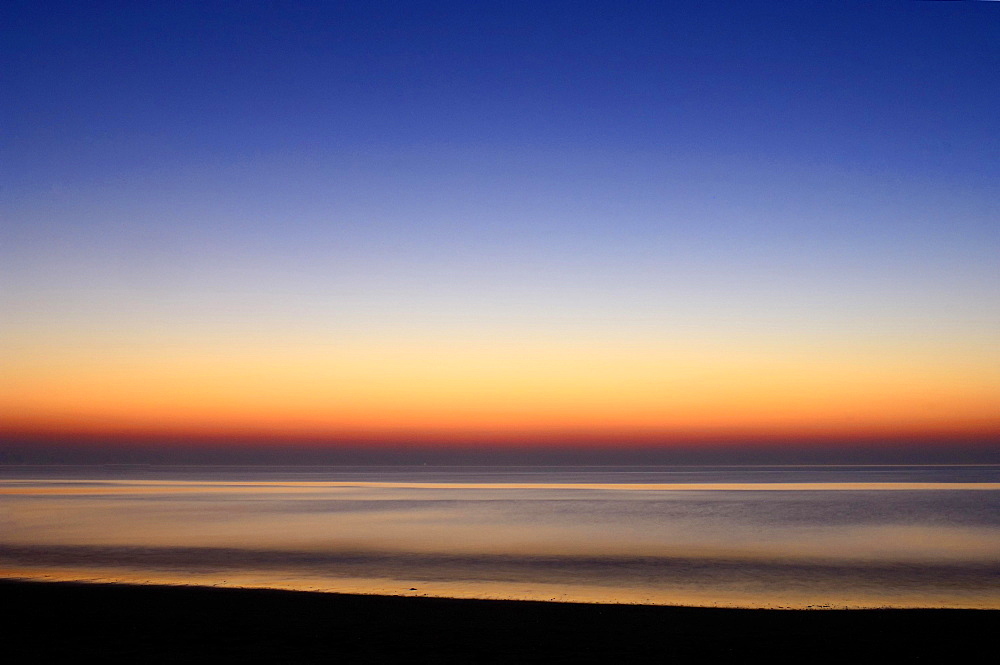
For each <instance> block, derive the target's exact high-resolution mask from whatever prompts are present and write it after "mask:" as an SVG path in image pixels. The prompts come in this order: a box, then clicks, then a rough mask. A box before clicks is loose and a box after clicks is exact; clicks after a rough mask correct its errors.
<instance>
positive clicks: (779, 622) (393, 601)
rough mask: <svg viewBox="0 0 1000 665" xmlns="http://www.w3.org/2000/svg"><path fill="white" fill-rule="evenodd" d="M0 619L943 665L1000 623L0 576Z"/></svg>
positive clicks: (563, 657)
mask: <svg viewBox="0 0 1000 665" xmlns="http://www.w3.org/2000/svg"><path fill="white" fill-rule="evenodd" d="M0 619H2V631H3V632H2V635H3V647H2V651H0V655H2V657H3V659H4V661H5V662H8V663H29V662H45V661H54V662H83V661H84V660H85V659H86V660H90V659H97V660H99V661H102V662H121V663H164V662H175V663H188V662H211V663H220V662H221V663H236V662H239V663H244V662H259V663H381V662H390V663H391V662H401V663H406V662H435V663H523V662H545V663H553V662H566V663H589V662H602V663H618V662H625V663H631V662H651V663H677V662H680V663H703V662H704V663H712V662H725V663H729V662H756V661H757V660H758V659H761V660H764V661H770V662H809V663H817V662H819V663H852V662H859V661H868V660H875V661H876V662H877V661H881V662H890V663H899V662H914V663H943V662H967V661H971V660H973V656H974V655H976V654H977V652H979V651H981V650H983V649H985V650H986V653H987V654H989V653H991V651H992V647H991V645H993V644H995V639H996V632H995V631H996V630H997V629H998V628H1000V611H985V610H799V611H791V610H734V609H701V608H685V607H657V606H638V605H586V604H573V603H539V602H524V601H483V600H452V599H442V598H397V597H384V596H354V595H341V594H325V593H311V592H294V591H270V590H252V589H213V588H199V587H165V586H127V585H96V584H95V585H89V584H73V583H54V582H14V581H3V580H0ZM990 657H992V656H990ZM981 658H982V656H980V658H976V659H975V660H979V659H981Z"/></svg>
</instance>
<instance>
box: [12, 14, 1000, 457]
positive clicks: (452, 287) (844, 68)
mask: <svg viewBox="0 0 1000 665" xmlns="http://www.w3.org/2000/svg"><path fill="white" fill-rule="evenodd" d="M998 12H1000V5H997V4H994V3H988V2H879V3H871V2H851V1H845V2H836V3H831V2H818V1H812V0H803V1H800V2H794V3H777V2H756V1H750V0H740V1H738V2H698V3H693V2H689V3H659V2H632V3H614V2H581V1H577V2H541V3H540V2H476V3H469V2H430V1H428V2H398V1H397V2H391V3H390V2H354V3H325V2H305V1H302V2H231V3H230V2H179V1H174V2H165V3H158V2H146V3H127V2H89V3H78V2H66V3H62V2H44V1H43V2H20V1H17V0H14V1H11V2H5V3H4V4H3V7H2V8H0V31H2V35H0V62H2V67H0V90H2V92H0V312H2V316H0V377H2V378H0V440H2V444H0V457H2V452H3V450H4V449H6V450H7V451H8V453H9V451H11V450H17V451H19V452H18V453H17V455H20V456H21V457H18V456H17V455H15V457H14V459H22V458H24V459H27V458H30V457H31V451H36V452H37V451H41V450H43V449H44V450H48V451H49V453H47V455H48V456H47V457H45V459H47V460H49V461H52V460H55V461H58V460H59V459H61V458H60V455H61V454H63V453H67V452H68V451H72V450H73V449H74V448H75V447H80V446H84V445H88V446H97V447H101V446H104V447H105V448H107V447H109V446H110V447H111V448H113V449H114V450H117V451H125V452H122V454H123V455H125V454H126V452H127V451H128V450H130V449H132V448H136V447H138V446H145V447H146V448H147V449H148V448H150V447H151V448H152V449H161V450H162V449H167V448H170V447H187V448H190V449H198V448H199V447H200V446H205V447H207V446H210V445H213V446H219V445H222V446H223V447H230V448H232V449H247V448H252V447H261V446H264V447H267V446H278V447H280V446H289V445H300V446H306V447H309V448H314V449H316V448H319V449H323V450H331V451H335V450H340V449H345V450H346V449H348V448H350V449H353V450H365V449H373V450H374V449H385V450H404V449H405V450H409V449H412V448H419V449H442V448H443V449H448V450H456V451H482V450H487V449H489V450H515V449H516V450H528V451H530V450H542V449H545V450H551V449H574V450H576V449H579V450H583V449H586V450H591V451H593V450H598V451H608V452H609V453H614V451H622V450H626V449H628V450H634V449H643V450H659V451H670V450H673V449H680V448H685V449H688V450H692V449H694V450H697V449H701V450H704V451H707V452H712V451H715V453H713V454H716V459H721V460H723V461H725V460H726V459H730V458H727V457H726V455H725V454H721V453H719V451H729V452H733V451H738V450H740V449H741V447H743V448H746V447H754V446H756V447H760V446H764V447H771V448H779V449H780V448H782V447H784V448H786V449H788V450H802V449H804V448H808V447H809V446H811V445H823V446H829V445H838V446H844V447H845V449H850V450H854V451H858V450H865V449H870V448H871V447H876V448H878V447H883V448H891V449H893V450H897V451H899V450H903V451H906V450H914V451H916V450H927V449H929V448H933V449H936V450H937V451H938V453H939V454H938V457H937V458H936V459H944V460H948V459H950V458H949V457H948V455H949V451H952V450H954V451H958V450H959V449H960V448H961V449H962V450H969V449H974V450H975V451H977V452H976V453H975V454H974V455H973V458H975V459H990V460H996V459H1000V345H998V343H997V342H998V340H1000V261H998V258H997V257H998V256H1000V253H998V250H1000V114H998V113H997V109H998V108H1000V13H998ZM928 447H929V448H928ZM52 451H55V452H52ZM60 451H62V452H60ZM955 454H956V455H958V453H957V452H956V453H955ZM24 455H27V457H24ZM720 455H721V456H720ZM963 455H965V453H963ZM977 455H978V457H976V456H977ZM8 457H9V455H8ZM732 459H735V457H734V458H732ZM954 459H956V460H958V459H971V458H969V457H968V455H965V456H964V457H963V456H961V455H958V456H956V457H955V458H954Z"/></svg>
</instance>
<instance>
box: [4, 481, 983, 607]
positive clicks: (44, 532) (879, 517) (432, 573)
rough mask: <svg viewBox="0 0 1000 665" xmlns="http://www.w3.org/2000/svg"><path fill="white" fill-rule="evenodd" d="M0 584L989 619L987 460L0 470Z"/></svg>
mask: <svg viewBox="0 0 1000 665" xmlns="http://www.w3.org/2000/svg"><path fill="white" fill-rule="evenodd" d="M0 577H5V578H19V579H34V580H79V581H92V582H126V583H139V584H183V585H203V586H228V587H254V588H261V587H263V588H279V589H298V590H314V591H329V592H341V593H364V594H388V595H397V596H445V597H457V598H499V599H522V600H544V601H577V602H598V603H642V604H662V605H689V606H720V607H722V606H724V607H764V608H813V609H827V608H862V607H866V608H867V607H939V608H942V607H944V608H993V609H1000V466H997V465H978V466H972V465H969V466H676V467H669V466H636V467H624V466H622V467H615V466H587V467H583V466H578V467H573V466H558V467H537V466H536V467H463V466H408V467H403V466H372V467H357V466H354V467H351V466H329V467H323V466H267V467H265V466H156V465H151V466H142V465H134V466H132V465H120V466H119V465H109V466H18V465H6V466H0Z"/></svg>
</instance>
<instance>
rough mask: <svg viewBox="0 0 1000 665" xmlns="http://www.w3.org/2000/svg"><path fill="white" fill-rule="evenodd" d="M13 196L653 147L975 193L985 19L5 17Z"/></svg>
mask: <svg viewBox="0 0 1000 665" xmlns="http://www.w3.org/2000/svg"><path fill="white" fill-rule="evenodd" d="M2 12H3V14H2V19H0V20H2V25H3V40H2V46H0V48H2V57H3V62H4V66H3V71H4V74H3V88H4V91H5V92H4V93H3V94H4V108H3V111H4V136H3V142H4V143H3V149H4V154H5V158H4V160H3V161H4V173H3V176H4V181H5V182H6V183H7V186H6V187H5V189H7V190H8V191H7V196H8V197H9V196H11V189H13V193H14V195H15V196H16V195H17V193H19V192H22V191H24V190H25V189H27V190H28V191H31V188H32V187H33V186H37V185H38V184H39V183H38V180H39V179H46V178H47V179H50V180H59V179H64V180H67V181H71V182H77V181H80V180H87V179H88V178H94V177H100V176H102V175H104V176H106V175H107V174H109V173H110V174H114V175H117V174H119V173H120V172H121V171H126V170H132V169H140V170H144V169H157V168H164V167H165V166H168V165H182V164H186V163H190V162H192V161H198V160H207V161H211V162H215V161H220V160H221V161H227V160H240V159H251V160H252V159H256V158H259V157H260V156H261V155H262V154H265V155H266V154H273V153H282V152H291V153H293V154H296V153H299V152H304V153H306V154H310V155H316V154H321V155H322V154H330V153H341V152H349V153H350V152H355V153H356V152H361V153H375V154H380V153H383V152H386V151H388V152H393V151H396V150H399V149H400V148H413V149H420V148H426V147H433V146H440V145H442V144H444V145H450V146H460V147H467V148H474V149H480V150H486V151H488V150H496V149H500V150H505V149H509V147H510V146H520V147H525V148H527V147H531V148H534V149H547V148H551V149H563V150H566V149H572V150H585V149H592V150H612V151H620V150H636V149H638V150H640V151H646V150H655V151H676V152H678V153H681V154H691V153H695V154H698V155H706V154H707V155H713V156H729V155H737V156H748V155H752V156H754V157H755V158H757V159H766V158H773V159H792V160H799V159H806V160H807V161H809V162H820V163H822V164H828V165H837V166H841V167H850V168H862V169H873V170H877V171H885V170H892V171H894V172H903V173H907V174H910V173H912V174H914V175H923V176H928V177H950V178H962V179H966V180H970V181H979V182H981V181H983V180H986V179H988V178H991V177H992V176H994V175H995V174H996V170H997V165H998V159H1000V157H998V148H997V143H996V137H997V135H998V133H1000V132H998V123H1000V121H998V119H997V118H998V115H1000V114H998V113H997V112H996V110H997V108H998V107H1000V104H998V102H1000V34H998V33H1000V28H998V18H997V9H996V6H995V5H992V4H991V3H949V2H878V3H872V2H744V1H741V2H689V3H659V2H635V3H612V2H608V3H600V2H542V3H531V2H525V3H520V2H502V3H491V2H484V3H479V2H477V3H470V2H454V3H451V2H413V3H406V2H403V3H399V2H391V3H389V2H357V3H306V2H287V3H283V2H273V3H272V2H267V3H253V2H248V3H244V2H237V3H223V2H197V3H190V2H169V3H131V2H113V3H106V2H84V3H80V2H66V3H53V2H7V3H4V9H3V10H2Z"/></svg>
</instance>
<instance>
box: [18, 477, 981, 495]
mask: <svg viewBox="0 0 1000 665" xmlns="http://www.w3.org/2000/svg"><path fill="white" fill-rule="evenodd" d="M350 489H404V490H566V491H578V490H599V491H610V492H637V491H638V492H691V491H695V492H715V491H730V492H733V491H738V492H747V491H750V492H759V491H764V492H780V491H786V492H788V491H793V492H810V491H826V492H830V491H863V492H873V491H875V492H881V491H954V490H962V491H984V490H985V491H998V490H1000V483H919V482H916V483H915V482H901V483H891V482H890V483H802V482H799V483H443V482H378V481H329V482H322V481H289V482H280V481H271V482H239V481H219V482H205V481H193V480H187V481H180V480H179V481H152V480H57V481H53V480H51V479H37V480H30V479H22V480H5V481H0V495H8V496H10V495H37V494H45V495H74V494H128V493H147V492H161V493H205V492H209V493H234V492H240V491H254V492H268V493H289V492H292V493H301V492H317V491H322V490H350Z"/></svg>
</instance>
